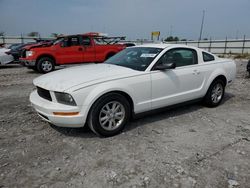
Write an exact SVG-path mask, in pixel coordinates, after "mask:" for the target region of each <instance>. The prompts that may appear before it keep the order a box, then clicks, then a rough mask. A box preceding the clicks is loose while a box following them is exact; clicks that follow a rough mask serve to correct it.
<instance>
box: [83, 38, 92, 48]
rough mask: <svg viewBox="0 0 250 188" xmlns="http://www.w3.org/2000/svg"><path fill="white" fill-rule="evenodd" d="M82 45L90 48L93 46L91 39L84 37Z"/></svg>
mask: <svg viewBox="0 0 250 188" xmlns="http://www.w3.org/2000/svg"><path fill="white" fill-rule="evenodd" d="M82 44H83V45H84V46H90V45H91V41H90V38H89V37H85V36H83V37H82Z"/></svg>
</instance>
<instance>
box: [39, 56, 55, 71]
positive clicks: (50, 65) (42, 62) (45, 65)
mask: <svg viewBox="0 0 250 188" xmlns="http://www.w3.org/2000/svg"><path fill="white" fill-rule="evenodd" d="M36 69H37V71H38V72H40V73H48V72H51V71H53V70H55V62H54V60H53V59H51V58H50V57H42V58H40V59H39V60H38V61H37V64H36Z"/></svg>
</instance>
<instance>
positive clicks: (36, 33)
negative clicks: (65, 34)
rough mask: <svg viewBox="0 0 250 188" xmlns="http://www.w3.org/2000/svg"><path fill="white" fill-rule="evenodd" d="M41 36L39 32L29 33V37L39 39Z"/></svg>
mask: <svg viewBox="0 0 250 188" xmlns="http://www.w3.org/2000/svg"><path fill="white" fill-rule="evenodd" d="M39 35H40V34H39V33H38V32H37V31H32V32H30V33H28V36H29V37H38V36H39Z"/></svg>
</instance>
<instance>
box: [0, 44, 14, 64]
mask: <svg viewBox="0 0 250 188" xmlns="http://www.w3.org/2000/svg"><path fill="white" fill-rule="evenodd" d="M9 51H10V49H8V48H0V65H6V64H8V63H11V62H12V61H13V60H14V59H13V57H12V55H9V54H8V52H9Z"/></svg>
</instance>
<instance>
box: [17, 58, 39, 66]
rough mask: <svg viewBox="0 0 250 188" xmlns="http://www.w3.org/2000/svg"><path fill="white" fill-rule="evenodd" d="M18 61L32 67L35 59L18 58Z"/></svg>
mask: <svg viewBox="0 0 250 188" xmlns="http://www.w3.org/2000/svg"><path fill="white" fill-rule="evenodd" d="M19 61H20V63H21V65H23V66H25V67H34V66H35V65H36V61H35V60H24V59H20V60H19Z"/></svg>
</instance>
